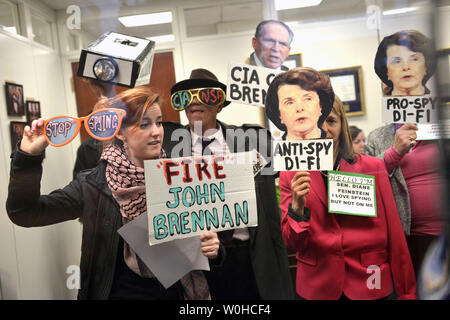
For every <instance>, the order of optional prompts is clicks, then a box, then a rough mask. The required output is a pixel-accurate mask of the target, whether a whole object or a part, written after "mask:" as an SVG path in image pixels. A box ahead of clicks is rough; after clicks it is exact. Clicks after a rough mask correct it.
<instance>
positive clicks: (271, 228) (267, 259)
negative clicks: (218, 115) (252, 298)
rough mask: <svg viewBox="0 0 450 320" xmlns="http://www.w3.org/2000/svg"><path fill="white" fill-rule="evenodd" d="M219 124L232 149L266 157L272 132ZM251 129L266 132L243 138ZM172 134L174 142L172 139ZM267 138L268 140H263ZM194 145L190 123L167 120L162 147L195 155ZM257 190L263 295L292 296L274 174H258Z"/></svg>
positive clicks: (254, 237)
mask: <svg viewBox="0 0 450 320" xmlns="http://www.w3.org/2000/svg"><path fill="white" fill-rule="evenodd" d="M218 122H219V121H218ZM219 124H220V126H221V128H222V130H223V132H224V137H225V140H226V142H227V144H228V147H229V149H230V151H231V152H242V151H250V150H253V149H256V150H258V151H260V153H261V154H262V155H263V156H265V154H264V151H263V150H262V149H264V148H266V147H268V148H270V143H271V136H270V133H269V131H268V130H266V129H264V128H262V127H260V126H258V125H244V126H242V127H237V126H233V125H227V124H224V123H222V122H219ZM249 129H251V130H253V131H254V132H257V133H264V134H262V135H259V134H256V135H251V134H249V135H247V138H246V139H243V137H242V133H244V132H247V133H248V132H249ZM262 131H264V132H262ZM174 132H175V134H174ZM237 132H239V133H237ZM172 137H173V138H174V139H175V141H172ZM264 137H266V139H262V140H261V138H264ZM180 146H182V147H183V150H182V151H183V152H184V153H183V154H179V153H178V152H177V151H178V150H180ZM191 146H192V144H191V135H190V130H189V127H188V126H182V125H180V124H178V123H167V122H165V123H164V141H163V148H164V150H165V151H166V153H167V155H168V156H170V157H180V156H190V155H191V154H192V148H191ZM266 160H270V159H266ZM255 191H256V203H257V211H258V226H257V227H250V228H248V231H249V234H250V258H251V260H252V267H253V271H254V275H255V279H256V282H257V285H258V290H259V294H260V297H261V298H262V299H264V300H274V299H292V298H293V296H294V289H293V286H292V280H291V276H290V273H289V266H288V257H287V251H286V246H285V244H284V241H283V238H282V236H281V227H280V225H281V214H280V209H279V206H278V202H277V198H276V191H275V183H274V175H272V174H271V175H262V174H261V173H259V174H258V175H257V176H256V177H255ZM225 259H226V258H225Z"/></svg>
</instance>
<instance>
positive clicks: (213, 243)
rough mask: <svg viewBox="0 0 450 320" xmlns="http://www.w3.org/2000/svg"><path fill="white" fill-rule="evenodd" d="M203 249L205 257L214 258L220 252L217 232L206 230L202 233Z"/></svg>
mask: <svg viewBox="0 0 450 320" xmlns="http://www.w3.org/2000/svg"><path fill="white" fill-rule="evenodd" d="M200 243H201V250H202V253H203V255H204V256H205V257H207V258H209V259H214V258H216V257H217V254H218V252H219V244H220V241H219V237H218V236H217V233H215V232H211V231H205V232H203V233H202V234H201V235H200Z"/></svg>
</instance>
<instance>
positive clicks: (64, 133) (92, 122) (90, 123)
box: [44, 108, 127, 147]
mask: <svg viewBox="0 0 450 320" xmlns="http://www.w3.org/2000/svg"><path fill="white" fill-rule="evenodd" d="M126 114H127V113H126V111H125V110H122V109H114V108H106V109H99V110H97V111H95V112H92V113H91V114H89V115H87V116H86V117H82V118H74V117H69V116H58V117H53V118H50V119H48V120H45V121H44V131H45V138H46V139H47V142H48V143H49V144H50V145H52V146H54V147H62V146H64V145H66V144H68V143H69V142H71V141H72V140H73V139H74V138H75V137H76V136H77V134H78V132H80V129H81V123H82V122H83V121H84V127H85V128H86V131H87V133H88V134H89V135H90V136H91V137H92V138H94V139H97V140H101V141H104V140H109V139H112V138H113V137H114V136H115V135H116V134H117V132H119V130H120V126H121V124H122V119H123V118H124V117H125V116H126Z"/></svg>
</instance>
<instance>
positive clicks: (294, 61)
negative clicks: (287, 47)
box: [283, 52, 303, 69]
mask: <svg viewBox="0 0 450 320" xmlns="http://www.w3.org/2000/svg"><path fill="white" fill-rule="evenodd" d="M283 65H284V66H286V67H288V68H289V69H293V68H299V67H301V66H302V65H303V61H302V54H301V53H300V52H296V53H291V54H290V55H289V56H288V57H287V58H286V60H284V62H283Z"/></svg>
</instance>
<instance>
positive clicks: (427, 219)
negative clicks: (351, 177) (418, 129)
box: [384, 141, 443, 235]
mask: <svg viewBox="0 0 450 320" xmlns="http://www.w3.org/2000/svg"><path fill="white" fill-rule="evenodd" d="M438 159H439V150H438V146H437V144H436V143H434V142H428V141H418V142H417V144H416V145H415V146H414V148H413V149H412V151H411V152H408V153H407V154H405V155H404V156H403V157H401V156H400V155H399V154H398V153H397V152H396V151H395V150H394V148H393V147H390V148H389V149H388V150H387V151H386V152H385V154H384V162H385V163H386V168H387V170H388V172H389V173H390V172H392V171H393V170H394V169H395V168H396V167H397V166H399V165H400V168H401V169H402V172H403V177H404V178H405V180H406V185H407V186H408V192H409V197H410V202H411V235H439V234H440V231H441V227H442V216H443V215H442V208H441V205H440V201H441V199H442V196H441V194H440V192H441V191H442V185H441V183H440V180H439V166H438Z"/></svg>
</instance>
